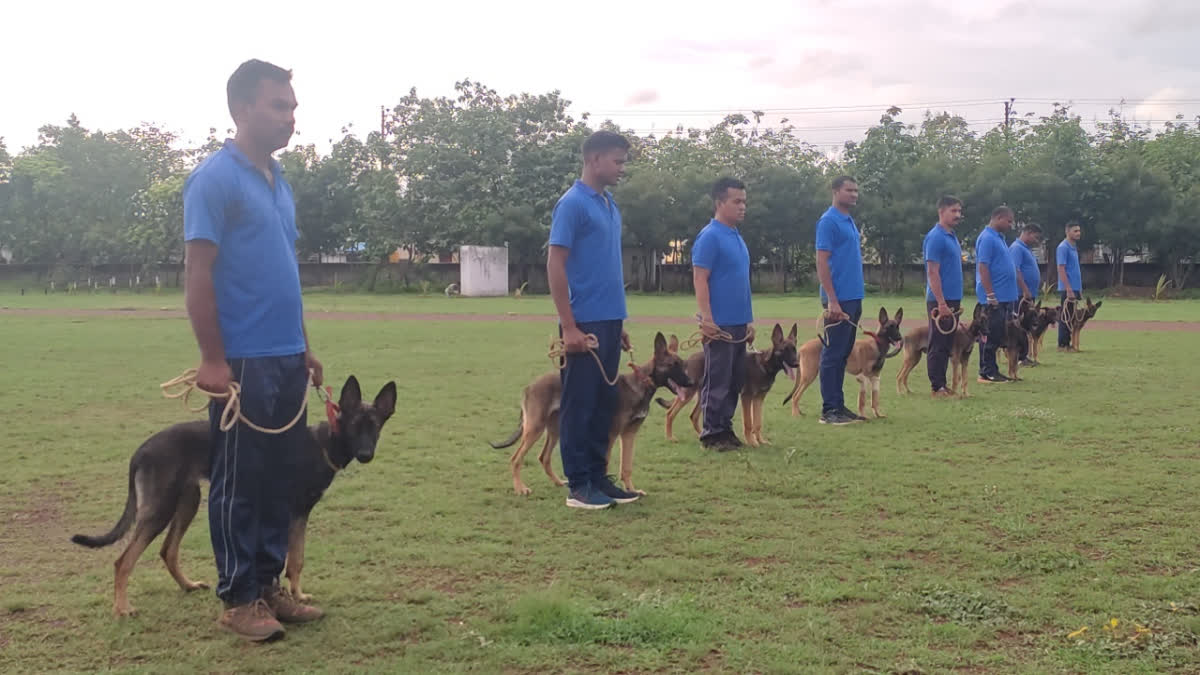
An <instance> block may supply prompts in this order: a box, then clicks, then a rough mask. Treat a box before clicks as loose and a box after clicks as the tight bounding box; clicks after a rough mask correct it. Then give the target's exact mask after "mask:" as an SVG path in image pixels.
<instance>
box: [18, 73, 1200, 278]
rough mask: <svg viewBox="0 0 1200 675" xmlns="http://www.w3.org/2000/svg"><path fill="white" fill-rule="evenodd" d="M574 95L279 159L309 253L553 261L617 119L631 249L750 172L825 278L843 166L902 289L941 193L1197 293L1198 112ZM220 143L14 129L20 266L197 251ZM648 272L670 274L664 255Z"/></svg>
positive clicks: (395, 114) (865, 225)
mask: <svg viewBox="0 0 1200 675" xmlns="http://www.w3.org/2000/svg"><path fill="white" fill-rule="evenodd" d="M568 105H569V101H567V100H565V99H563V98H562V97H561V96H560V94H559V92H557V91H553V92H549V93H544V94H528V93H522V94H516V95H507V96H505V95H501V94H499V93H497V92H496V91H495V90H493V89H490V88H488V87H486V86H484V85H483V84H481V83H478V82H473V81H469V80H468V81H462V82H458V83H456V85H455V93H454V95H452V96H445V97H436V98H428V97H421V96H418V94H417V92H416V90H415V89H414V90H411V91H410V92H409V93H408V94H407V95H405V96H404V97H403V98H401V99H400V101H399V103H398V104H397V105H396V106H395V107H394V108H392V109H391V110H390V111H386V112H385V114H384V116H383V120H382V125H381V129H379V130H376V131H372V132H370V133H368V134H366V135H365V137H361V136H359V135H356V134H354V133H351V132H350V130H348V129H344V130H343V137H342V138H341V140H339V141H337V142H336V143H333V144H332V147H331V149H330V150H329V152H328V153H322V152H319V151H318V150H317V148H316V146H314V145H297V146H294V147H292V148H290V149H288V150H286V151H284V152H282V153H280V155H279V161H280V162H281V164H282V165H283V167H284V170H285V172H286V175H287V177H288V180H289V182H290V183H291V185H292V187H293V189H294V192H295V197H296V218H297V225H298V229H299V232H300V239H299V243H298V246H299V254H300V255H301V256H302V257H305V258H308V257H310V256H314V255H318V254H338V253H345V252H347V251H351V252H354V254H355V255H358V256H361V258H362V259H364V260H368V261H374V262H378V263H380V264H382V263H384V262H386V261H387V259H388V256H389V254H391V253H392V252H393V251H395V250H397V249H402V250H405V251H407V252H408V253H409V254H410V255H411V256H412V257H413V259H416V260H420V259H423V258H428V257H431V256H437V255H442V254H447V253H449V252H451V251H453V250H456V249H457V247H458V245H460V244H464V243H472V244H485V245H507V246H508V247H509V256H510V260H511V261H512V262H516V263H537V262H540V261H542V260H544V255H545V249H544V246H545V243H546V239H547V236H548V233H549V226H550V216H551V211H552V209H553V207H554V204H555V202H556V201H557V199H558V197H559V195H561V193H562V192H563V191H564V190H565V189H567V188H568V187H569V186H570V184H571V183H572V181H573V180H574V179H575V177H576V176H577V175H578V172H579V167H580V152H579V148H580V145H581V143H582V141H583V139H584V138H586V137H587V135H588V134H590V133H591V132H592V131H593V130H595V129H597V128H605V129H610V130H613V131H618V132H620V133H623V134H625V135H626V136H627V137H628V138H629V139H630V141H631V142H632V143H633V152H632V158H631V159H632V161H631V163H630V165H629V171H628V175H627V178H626V180H625V181H624V182H623V183H622V184H621V185H620V186H618V187H617V188H615V195H616V198H617V200H618V204H620V206H621V208H622V211H623V214H624V221H625V232H624V235H623V236H624V242H625V245H626V246H629V247H637V248H640V249H644V250H646V251H648V252H649V251H653V252H657V253H658V254H673V256H674V257H673V259H676V260H679V261H680V262H686V253H687V242H688V240H689V239H690V238H691V236H692V235H694V234H695V233H696V232H697V231H698V230H699V229H700V228H701V227H702V226H703V225H704V224H705V223H707V221H708V219H709V217H710V215H711V205H710V203H709V201H708V198H707V192H708V186H709V185H710V184H711V182H712V181H713V180H714V179H715V178H717V177H719V176H721V175H732V176H736V177H739V178H741V179H742V180H744V181H745V182H746V183H747V184H748V186H749V188H750V189H749V196H750V207H749V211H748V216H747V223H746V226H745V227H744V228H743V233H744V235H745V238H746V243H747V245H748V247H749V248H750V251H751V254H752V256H753V257H754V258H755V259H756V260H760V261H762V262H763V263H765V264H768V265H770V266H772V267H773V268H774V269H775V270H776V271H780V272H783V275H782V277H783V278H785V279H787V278H792V279H796V280H800V279H803V278H805V277H807V276H809V275H810V274H811V270H812V256H813V252H812V249H813V245H812V242H813V235H814V226H815V223H816V221H817V219H818V218H819V217H820V215H821V213H822V212H823V211H824V209H825V208H827V207H828V204H829V182H830V180H831V179H832V178H833V177H834V176H836V175H839V174H843V173H845V174H849V175H852V176H854V177H856V179H857V180H858V182H859V186H860V189H861V192H862V196H861V199H860V201H859V207H858V210H857V212H856V213H855V220H856V222H857V223H858V225H859V228H860V229H861V230H862V233H863V236H864V245H865V251H864V252H865V254H866V256H867V257H868V259H869V260H870V261H872V262H877V263H879V264H880V265H881V267H882V269H883V286H884V288H885V290H895V289H898V288H900V287H901V286H902V285H903V283H904V279H903V275H902V270H903V266H904V265H905V264H907V263H912V262H917V261H919V259H920V258H919V256H920V247H921V240H922V237H923V236H924V233H925V232H926V231H927V230H928V229H929V228H930V227H931V226H932V224H933V222H934V221H935V219H936V214H935V211H934V208H933V205H934V203H935V202H936V200H937V198H938V197H939V196H940V195H942V194H953V195H956V196H958V197H959V198H961V199H962V200H963V201H964V202H965V204H966V213H967V218H966V220H965V222H964V225H963V227H962V229H961V233H960V234H961V236H962V238H963V240H964V242H965V243H966V244H967V248H969V247H970V243H971V242H973V240H974V236H975V234H976V233H978V231H979V230H980V229H981V228H982V227H983V226H984V225H985V224H986V222H985V221H986V217H987V213H988V212H990V210H991V209H992V207H994V206H996V205H999V204H1007V205H1009V206H1011V207H1012V208H1013V209H1014V210H1015V211H1016V213H1017V216H1018V222H1036V223H1039V224H1041V225H1042V227H1043V229H1044V230H1045V231H1046V232H1048V233H1049V237H1048V239H1049V240H1050V241H1049V244H1050V245H1054V244H1056V243H1057V241H1058V239H1059V238H1061V231H1062V226H1063V225H1064V224H1065V223H1067V222H1068V221H1076V222H1079V223H1080V224H1082V225H1083V226H1084V232H1085V240H1084V242H1083V244H1084V245H1085V246H1087V245H1090V244H1093V243H1100V244H1103V245H1104V246H1105V250H1107V251H1108V252H1109V253H1108V254H1107V256H1106V261H1107V262H1110V263H1111V270H1112V271H1111V282H1112V283H1113V284H1114V285H1119V284H1121V283H1122V281H1123V265H1124V260H1125V257H1126V254H1131V253H1136V254H1141V255H1144V256H1147V257H1148V259H1149V260H1151V261H1153V262H1154V263H1156V264H1158V265H1160V266H1161V267H1162V270H1163V273H1164V274H1165V275H1166V276H1167V277H1168V278H1169V279H1170V280H1171V281H1172V282H1173V284H1174V286H1175V287H1176V288H1183V287H1184V286H1185V285H1187V283H1188V282H1189V281H1190V279H1191V276H1192V273H1193V271H1194V268H1195V263H1196V260H1197V257H1198V255H1200V126H1198V124H1197V121H1196V120H1191V121H1188V120H1184V119H1182V118H1178V119H1176V120H1175V121H1173V122H1169V123H1166V124H1164V125H1162V126H1161V127H1158V128H1153V129H1151V128H1147V127H1144V126H1138V125H1134V124H1130V123H1128V122H1126V121H1125V120H1124V119H1122V118H1121V117H1120V116H1119V115H1118V114H1116V113H1113V114H1111V116H1110V119H1108V120H1107V121H1105V122H1102V123H1099V124H1097V125H1096V128H1095V130H1094V131H1088V130H1087V129H1086V128H1085V124H1084V123H1083V121H1082V120H1081V119H1080V118H1079V117H1078V116H1077V115H1075V114H1073V113H1072V111H1071V109H1070V107H1069V106H1067V105H1056V106H1055V107H1054V110H1053V112H1052V113H1051V114H1049V115H1044V116H1034V115H1032V114H1028V115H1016V116H1014V117H1013V118H1012V119H1010V120H1009V121H1008V122H1007V123H1001V124H997V125H996V126H995V127H993V128H991V129H988V130H986V131H983V132H977V131H973V130H972V129H971V126H970V125H969V124H968V123H967V121H966V120H964V119H962V118H961V117H958V116H953V115H950V114H947V113H933V112H927V113H926V114H925V117H924V119H923V121H922V122H921V123H920V124H917V125H910V124H904V123H902V122H901V121H899V115H900V113H901V112H902V111H901V110H900V109H899V108H894V107H893V108H890V109H888V110H886V111H883V112H882V115H881V117H880V119H879V122H878V123H877V124H875V125H874V126H872V127H870V129H869V130H868V131H867V133H866V135H865V137H863V138H862V139H861V140H859V141H850V142H847V143H846V144H845V147H844V149H843V151H842V152H840V153H838V154H837V156H836V157H833V156H830V155H827V154H825V153H822V152H820V151H818V150H817V149H816V148H814V147H813V146H810V145H808V144H806V143H805V142H803V141H802V140H801V139H800V138H799V137H798V136H797V134H796V132H795V130H794V128H793V126H792V125H791V124H790V123H789V122H788V120H786V119H785V120H782V121H781V122H779V123H778V124H776V125H773V126H770V127H767V126H765V125H763V124H762V119H763V114H762V113H761V112H756V111H750V112H748V113H747V114H732V115H729V116H727V117H725V118H724V119H723V120H722V121H721V122H720V123H719V124H716V125H714V126H712V127H710V128H705V129H697V128H683V127H679V128H676V129H674V130H671V131H669V132H667V133H662V134H657V135H644V134H643V135H639V134H637V133H633V132H632V131H630V130H624V129H621V128H620V127H618V126H616V125H613V124H612V123H611V122H608V121H605V122H603V123H600V124H598V125H595V126H593V125H592V124H591V123H590V119H589V116H588V115H583V116H582V117H581V119H574V118H572V117H571V116H570V115H568V114H567V108H568ZM220 144H221V139H220V138H218V136H217V132H216V129H212V130H210V133H209V138H208V140H207V141H206V142H205V143H204V144H202V145H201V146H200V147H193V148H181V147H179V143H178V139H177V138H176V137H175V136H174V135H173V134H171V133H169V132H167V131H164V130H163V129H161V128H159V127H157V126H154V125H149V124H143V125H141V126H139V127H136V128H133V129H127V130H117V131H111V132H105V131H93V130H89V129H87V128H85V127H84V126H83V124H82V123H81V122H80V121H79V120H78V119H76V118H75V117H74V116H72V117H71V118H70V119H69V120H68V121H67V122H66V124H64V125H54V124H48V125H46V126H44V127H42V128H41V129H40V130H39V136H38V141H37V144H36V145H34V146H32V147H29V148H26V149H23V150H20V151H19V152H16V154H15V155H14V154H10V151H9V150H8V148H6V147H5V145H4V142H3V139H0V247H3V248H6V249H8V250H9V251H10V252H11V254H12V256H13V262H17V263H39V264H44V265H70V266H88V265H95V264H103V263H127V264H132V265H138V264H140V265H146V266H150V265H158V264H162V263H171V262H178V261H180V260H181V258H182V252H183V244H182V223H183V202H182V196H181V192H182V186H183V182H184V180H185V178H186V177H187V173H188V171H189V170H190V169H191V168H192V167H193V166H194V165H195V164H196V163H197V162H198V161H200V160H201V159H202V158H203V157H204V156H206V155H207V154H209V153H211V152H213V151H214V150H216V149H217V148H219V147H220ZM639 265H643V266H644V269H643V270H642V271H641V274H642V276H643V278H644V279H649V278H651V274H652V270H651V269H650V266H651V261H650V258H649V257H648V256H641V257H640V260H639ZM910 281H913V282H917V283H919V280H910Z"/></svg>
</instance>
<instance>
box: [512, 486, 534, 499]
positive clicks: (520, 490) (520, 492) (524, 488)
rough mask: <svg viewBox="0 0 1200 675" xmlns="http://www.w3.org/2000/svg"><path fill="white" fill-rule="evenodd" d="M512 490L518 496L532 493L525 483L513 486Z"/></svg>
mask: <svg viewBox="0 0 1200 675" xmlns="http://www.w3.org/2000/svg"><path fill="white" fill-rule="evenodd" d="M513 492H515V493H516V494H517V496H518V497H528V496H529V495H531V494H533V490H530V489H529V487H528V486H525V485H521V486H519V487H515V488H513Z"/></svg>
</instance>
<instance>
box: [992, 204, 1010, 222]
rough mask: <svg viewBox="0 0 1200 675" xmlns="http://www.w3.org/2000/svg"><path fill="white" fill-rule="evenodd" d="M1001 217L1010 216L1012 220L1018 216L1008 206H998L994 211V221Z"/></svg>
mask: <svg viewBox="0 0 1200 675" xmlns="http://www.w3.org/2000/svg"><path fill="white" fill-rule="evenodd" d="M1000 216H1008V217H1010V218H1012V217H1015V216H1016V214H1015V213H1013V210H1012V209H1011V208H1009V207H1007V206H997V207H996V208H994V209H992V220H995V219H997V218H999V217H1000Z"/></svg>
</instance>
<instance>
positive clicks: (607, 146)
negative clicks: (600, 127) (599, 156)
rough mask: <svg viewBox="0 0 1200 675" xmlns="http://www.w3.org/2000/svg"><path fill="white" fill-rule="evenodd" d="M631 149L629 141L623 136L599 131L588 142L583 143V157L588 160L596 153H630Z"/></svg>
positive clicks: (588, 138)
mask: <svg viewBox="0 0 1200 675" xmlns="http://www.w3.org/2000/svg"><path fill="white" fill-rule="evenodd" d="M629 148H630V145H629V139H628V138H625V137H624V136H622V135H621V134H618V133H615V132H612V131H597V132H596V133H594V134H592V135H591V136H588V137H587V140H586V141H584V142H583V156H584V158H585V159H586V158H588V157H591V156H592V155H594V154H596V153H600V152H608V151H610V150H624V151H626V152H628V151H629Z"/></svg>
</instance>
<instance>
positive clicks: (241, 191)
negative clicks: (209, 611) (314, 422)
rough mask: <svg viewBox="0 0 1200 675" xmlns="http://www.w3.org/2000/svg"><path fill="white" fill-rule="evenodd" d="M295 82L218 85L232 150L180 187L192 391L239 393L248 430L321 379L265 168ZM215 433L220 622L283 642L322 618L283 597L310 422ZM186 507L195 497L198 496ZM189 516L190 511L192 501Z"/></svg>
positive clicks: (279, 72)
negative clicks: (296, 460)
mask: <svg viewBox="0 0 1200 675" xmlns="http://www.w3.org/2000/svg"><path fill="white" fill-rule="evenodd" d="M291 77H292V75H291V71H287V70H284V69H282V68H280V67H278V66H275V65H272V64H269V63H265V62H262V61H258V60H251V61H247V62H245V63H243V64H242V65H241V66H239V67H238V69H237V70H236V71H234V73H233V75H232V76H231V77H230V78H229V82H228V85H227V91H226V94H227V97H228V103H229V112H230V114H231V115H232V116H233V120H234V123H235V124H236V126H237V135H236V136H235V137H234V138H233V140H227V141H225V145H224V146H223V147H222V148H221V149H220V150H218V151H217V152H215V153H214V154H212V155H211V156H209V157H208V158H206V159H205V160H204V161H203V162H201V163H200V165H199V166H197V167H196V168H195V169H194V170H193V171H192V173H191V174H190V175H189V176H188V178H187V181H186V182H185V184H184V188H183V231H184V241H185V242H186V243H185V247H184V257H185V261H186V274H187V278H186V282H185V292H186V305H187V311H188V317H189V318H190V319H191V324H192V330H193V332H194V333H195V335H196V342H197V343H198V344H199V347H200V359H201V361H200V367H199V368H198V369H197V370H198V372H197V374H196V385H197V386H198V387H200V388H201V389H204V390H206V391H209V392H213V393H219V394H224V393H226V392H227V391H228V390H229V386H230V383H232V382H237V383H238V384H239V386H240V387H241V394H240V399H241V411H242V413H243V414H244V415H245V416H246V417H247V418H249V419H250V420H253V421H254V422H255V423H256V424H257V425H259V426H263V427H268V428H279V427H283V426H285V425H287V423H288V422H289V421H291V419H292V418H293V416H294V415H295V414H296V411H297V410H299V409H300V408H301V406H302V405H303V404H304V400H305V397H306V396H307V395H308V381H309V371H310V369H311V371H312V381H313V384H315V385H318V386H319V385H320V384H321V381H322V373H321V363H320V361H318V360H317V359H316V357H314V356H313V354H312V350H311V348H310V347H309V344H308V337H307V333H306V331H305V328H304V317H303V306H302V302H301V298H300V275H299V268H298V265H297V260H296V248H295V243H296V239H297V236H298V235H297V231H296V222H295V214H296V210H295V206H294V204H293V202H292V190H291V187H289V186H288V183H287V181H286V180H285V179H284V176H283V173H282V171H281V170H280V167H279V164H278V163H277V162H276V161H275V160H274V159H272V158H271V154H272V153H273V152H275V151H276V150H278V149H280V148H283V147H285V146H287V144H288V141H289V139H290V138H291V136H292V131H293V130H294V127H295V123H296V120H295V113H294V111H295V109H296V96H295V93H294V92H293V91H292V85H291ZM224 405H225V400H224V399H215V400H214V401H212V403H211V405H210V407H209V419H210V423H211V425H212V441H211V443H212V445H211V452H212V454H211V469H210V476H209V479H210V486H209V492H208V520H209V528H210V530H211V538H212V545H213V553H214V554H215V555H216V562H217V576H218V581H217V596H218V597H220V598H221V600H222V601H224V603H225V608H226V609H225V612H224V613H223V614H222V615H221V618H220V620H219V624H220V625H221V626H222V627H224V628H226V629H228V630H230V631H232V632H234V633H236V634H237V635H239V636H241V637H244V638H246V639H249V640H254V641H266V640H271V639H274V638H277V637H280V636H282V635H283V626H282V625H280V622H281V621H282V622H286V623H303V622H306V621H312V620H315V619H318V618H320V617H321V610H319V609H317V608H315V607H312V606H309V605H302V604H300V603H299V602H298V601H297V600H296V599H295V598H292V597H291V595H290V593H288V592H287V591H286V590H282V589H281V588H280V586H279V574H280V573H281V572H282V571H283V565H284V559H285V558H286V557H287V547H288V526H289V524H290V521H291V501H290V498H291V493H290V488H291V487H292V486H293V483H292V466H293V465H292V458H293V457H295V456H296V454H297V452H298V451H299V450H300V448H301V447H302V446H303V444H304V443H306V442H307V438H306V436H305V434H307V429H306V419H305V415H303V414H302V415H301V417H300V420H299V422H297V423H296V425H295V426H293V427H292V428H291V429H290V430H289V431H287V432H284V433H282V434H278V435H272V434H264V433H261V432H259V431H255V430H253V429H251V428H249V427H248V426H246V425H245V423H243V422H238V423H237V425H236V426H234V427H233V428H232V429H230V430H229V431H228V432H223V431H221V429H220V426H219V420H220V416H221V411H222V409H223V408H224ZM194 498H195V500H196V502H197V503H198V501H199V499H200V495H199V493H197V494H195V495H194ZM193 506H195V504H193Z"/></svg>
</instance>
